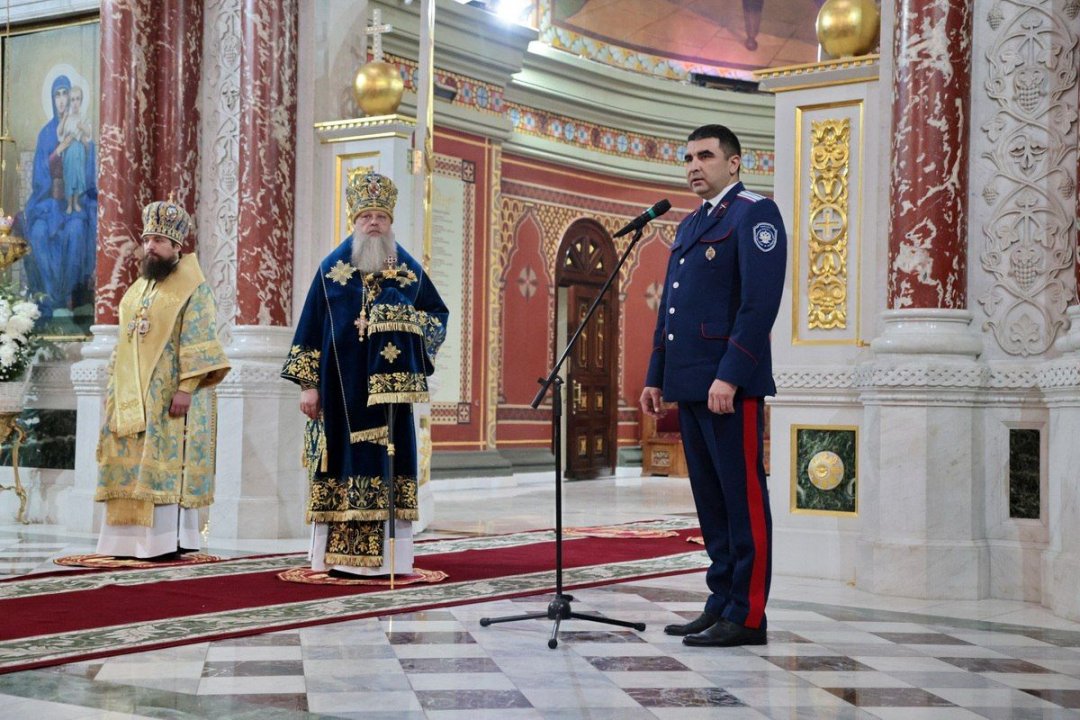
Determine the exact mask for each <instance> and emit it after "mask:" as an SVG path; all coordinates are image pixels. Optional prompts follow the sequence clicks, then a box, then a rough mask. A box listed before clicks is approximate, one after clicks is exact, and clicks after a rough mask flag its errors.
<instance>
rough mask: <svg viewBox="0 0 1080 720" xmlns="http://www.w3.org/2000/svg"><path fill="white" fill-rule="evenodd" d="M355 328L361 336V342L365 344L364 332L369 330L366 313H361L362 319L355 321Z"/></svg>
mask: <svg viewBox="0 0 1080 720" xmlns="http://www.w3.org/2000/svg"><path fill="white" fill-rule="evenodd" d="M353 326H354V327H356V332H357V334H358V335H359V336H360V342H364V331H365V330H367V318H366V317H365V316H364V313H360V317H358V318H356V319H355V320H353Z"/></svg>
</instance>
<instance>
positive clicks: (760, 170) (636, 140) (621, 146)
mask: <svg viewBox="0 0 1080 720" xmlns="http://www.w3.org/2000/svg"><path fill="white" fill-rule="evenodd" d="M506 107H507V112H508V113H509V116H510V122H511V123H513V126H514V132H518V133H521V134H523V135H533V136H535V137H542V138H545V139H547V140H552V141H555V142H558V143H563V144H566V145H575V146H577V147H580V148H583V149H586V150H592V151H594V152H600V153H604V154H606V155H619V156H621V157H626V156H629V157H633V158H637V159H640V160H649V161H652V162H658V163H663V164H665V165H682V164H683V156H685V155H686V143H684V142H681V141H677V140H672V139H670V138H662V137H657V136H653V135H640V134H637V133H629V132H624V131H622V130H619V129H617V128H612V127H606V126H604V125H595V124H593V123H589V122H584V121H582V120H576V119H574V118H571V117H568V116H566V115H558V114H556V113H551V112H548V111H546V110H539V109H537V108H531V107H527V106H525V105H518V104H516V103H506ZM742 169H743V171H744V172H746V173H749V174H751V175H773V174H774V173H775V172H776V154H775V153H773V152H768V151H764V150H753V149H750V148H745V149H744V150H743V155H742Z"/></svg>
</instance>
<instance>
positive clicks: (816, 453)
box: [791, 425, 859, 515]
mask: <svg viewBox="0 0 1080 720" xmlns="http://www.w3.org/2000/svg"><path fill="white" fill-rule="evenodd" d="M858 455H859V453H858V428H855V427H851V426H836V425H833V426H827V425H792V426H791V458H792V464H791V511H792V512H793V513H825V514H832V515H855V514H857V513H858V507H859V504H858Z"/></svg>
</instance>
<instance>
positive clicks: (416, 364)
mask: <svg viewBox="0 0 1080 720" xmlns="http://www.w3.org/2000/svg"><path fill="white" fill-rule="evenodd" d="M345 194H346V201H347V205H348V211H349V218H350V220H351V221H352V223H353V232H352V235H351V236H349V237H346V238H345V239H344V240H343V241H342V243H341V244H340V245H338V247H337V248H336V249H335V250H334V251H333V252H331V253H330V254H329V255H328V256H327V257H326V258H325V259H324V260H323V261H322V263H321V264H320V265H319V269H318V271H317V273H316V275H315V279H314V280H313V281H312V283H311V289H310V291H309V292H308V297H307V301H306V302H305V303H304V309H303V311H302V312H301V314H300V321H299V323H298V324H297V327H296V335H295V336H294V338H293V345H292V348H291V350H290V352H289V357H288V358H287V359H286V361H285V367H284V368H283V370H282V373H281V376H282V377H283V378H285V379H286V380H290V381H292V382H295V383H297V384H298V385H300V387H301V392H300V410H301V412H303V413H304V414H305V415H307V417H308V418H309V421H308V424H307V430H306V433H305V440H304V443H305V448H306V462H307V466H308V477H309V480H310V486H309V497H308V507H307V521H308V522H311V523H313V524H314V527H313V530H312V545H311V552H310V556H311V567H312V569H313V570H316V571H327V572H328V573H329V574H331V575H334V576H341V575H346V576H351V575H395V574H397V575H401V574H408V573H411V572H412V569H413V552H412V539H411V538H412V521H413V520H417V519H418V514H417V505H416V503H417V484H416V439H415V434H414V430H413V419H412V412H411V403H414V402H426V400H427V398H428V395H427V376H428V375H430V374H431V373H432V372H433V371H434V361H435V354H436V353H437V352H438V349H439V346H440V345H442V342H443V340H444V339H445V338H446V322H447V318H448V315H449V313H448V311H447V308H446V305H445V304H444V303H443V301H442V299H441V298H440V297H439V293H438V291H437V290H436V289H435V286H434V284H432V282H431V277H430V276H429V275H428V274H427V273H426V272H424V269H423V267H422V266H421V265H420V263H418V262H417V261H416V260H415V259H414V258H413V257H412V256H411V255H409V253H408V252H406V251H405V249H404V248H403V247H401V245H399V244H397V243H396V242H395V240H394V233H393V229H392V224H393V221H394V206H395V204H396V202H397V188H396V187H395V186H394V183H393V182H392V181H391V180H390V178H388V177H386V176H384V175H379V174H376V173H370V174H368V175H358V176H356V177H354V178H352V179H351V180H350V182H349V184H348V186H347V187H346V191H345ZM387 405H394V406H395V409H396V410H397V412H395V413H394V414H393V416H394V420H393V433H392V435H393V442H392V445H393V448H394V480H393V482H394V508H393V510H392V511H391V510H390V509H389V508H388V503H389V500H388V497H389V493H388V488H387V487H386V485H385V483H384V480H385V477H384V476H385V473H386V470H387V466H388V453H387V450H388V437H389V435H390V433H389V424H388V422H387V419H388V413H387V410H386V406H387ZM391 522H393V523H394V527H393V530H394V536H395V537H396V539H397V542H396V552H394V551H393V550H392V546H391V544H390V543H388V542H385V540H386V539H387V538H388V537H389V536H390V529H391V528H390V523H391Z"/></svg>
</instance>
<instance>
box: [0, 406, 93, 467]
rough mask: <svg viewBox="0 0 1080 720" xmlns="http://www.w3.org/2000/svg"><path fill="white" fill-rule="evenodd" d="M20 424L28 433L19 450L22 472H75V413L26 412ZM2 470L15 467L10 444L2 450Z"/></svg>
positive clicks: (70, 411)
mask: <svg viewBox="0 0 1080 720" xmlns="http://www.w3.org/2000/svg"><path fill="white" fill-rule="evenodd" d="M18 422H19V424H20V425H21V426H22V427H23V429H24V430H25V431H26V440H25V441H23V444H22V445H21V446H20V447H19V467H20V468H41V469H49V470H74V469H75V411H74V410H23V411H22V413H21V414H20V415H19V420H18ZM14 437H15V436H14V434H12V436H11V437H10V438H9V440H14ZM0 466H3V467H11V445H10V443H9V442H5V443H4V446H3V448H0Z"/></svg>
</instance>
